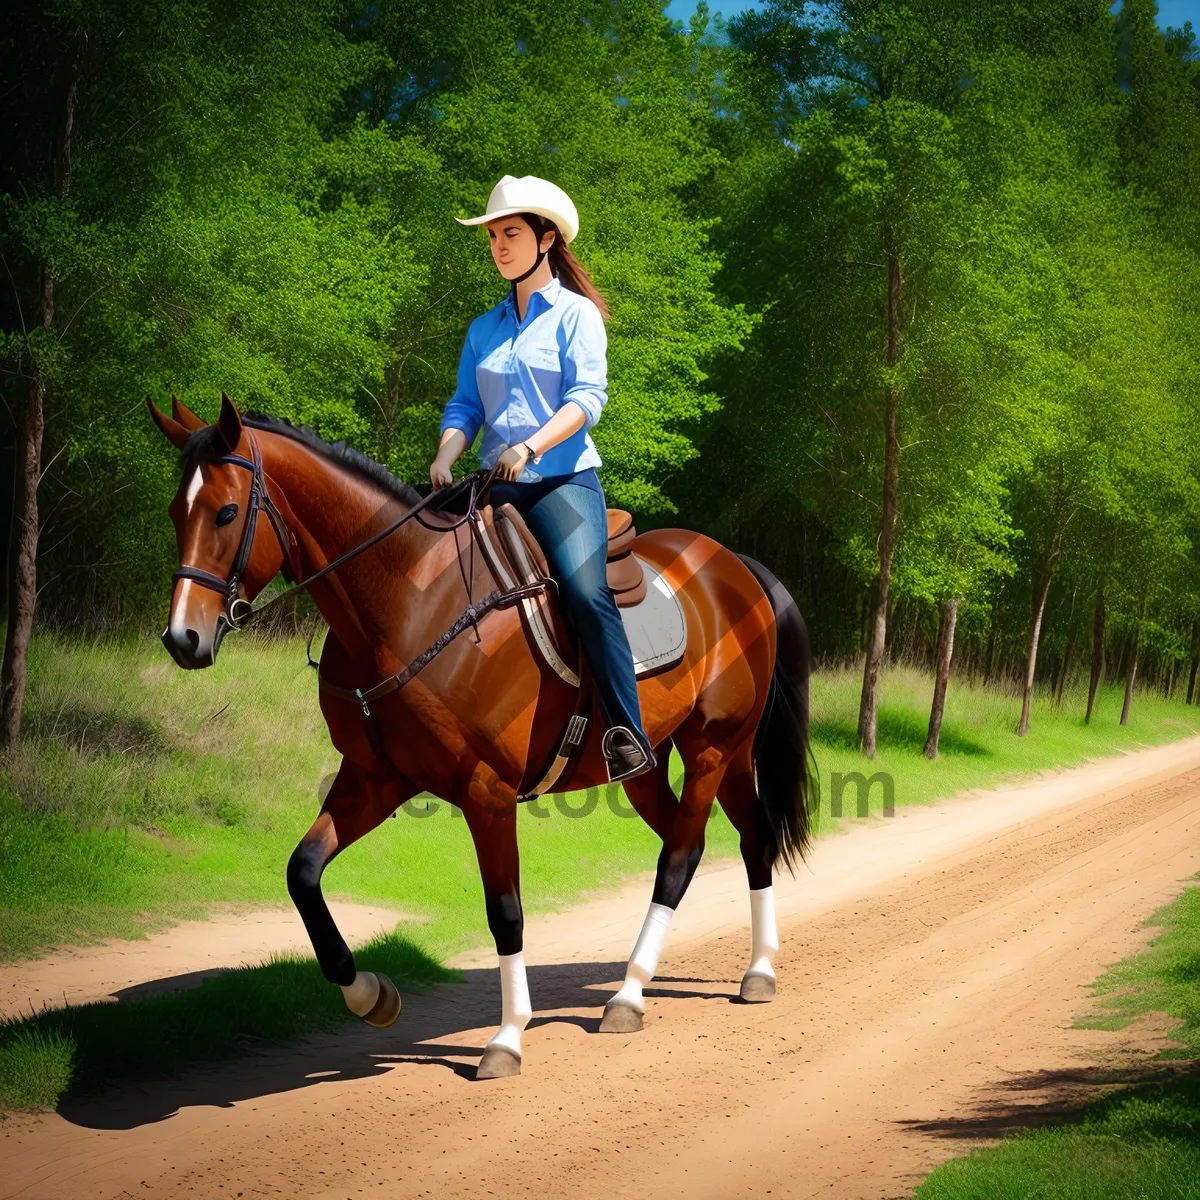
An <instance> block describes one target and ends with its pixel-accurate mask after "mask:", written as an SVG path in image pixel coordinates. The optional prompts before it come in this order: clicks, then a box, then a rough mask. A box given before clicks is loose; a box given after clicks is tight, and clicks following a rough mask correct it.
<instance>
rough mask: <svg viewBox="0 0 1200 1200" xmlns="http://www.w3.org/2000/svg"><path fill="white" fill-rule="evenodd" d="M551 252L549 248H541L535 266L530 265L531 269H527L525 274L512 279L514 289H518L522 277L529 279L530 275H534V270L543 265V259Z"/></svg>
mask: <svg viewBox="0 0 1200 1200" xmlns="http://www.w3.org/2000/svg"><path fill="white" fill-rule="evenodd" d="M549 253H550V251H549V250H539V251H538V256H537V258H535V259H534V260H533V266H532V267H530V268H529V270H528V271H526V272H525V274H524V275H517V276H514V278H513V279H512V280H511V283H512V285H513V290H514V291H516V287H517V284H518V283H520V282H521V280H522V279H528V278H529V277H530V275H532V274H533V273H534V271H536V270H537V269H538V267H540V266H541V265H542V259H543V258H545V257H546V255H547V254H549Z"/></svg>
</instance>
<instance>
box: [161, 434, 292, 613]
mask: <svg viewBox="0 0 1200 1200" xmlns="http://www.w3.org/2000/svg"><path fill="white" fill-rule="evenodd" d="M246 437H247V439H248V440H249V442H250V454H251V456H252V457H251V458H250V459H245V458H242V457H241V456H240V455H237V454H223V455H221V457H220V458H216V459H213V462H215V463H218V464H222V465H224V464H229V465H232V466H235V467H245V469H246V470H247V471H249V472H250V499H249V501H248V502H247V506H246V519H245V521H244V522H243V523H242V540H241V541H240V542H239V543H238V548H237V554H236V555H234V559H233V567H232V568H231V569H230V572H229V578H228V579H222V578H221V577H220V576H219V575H213V574H212V573H211V572H210V571H203V570H201V569H200V568H199V567H191V566H188V565H186V564H184V565H183V566H181V567H180V568H179V570H178V571H176V572H175V574H174V575H172V576H171V579H172V581H174V580H176V579H190V580H191V581H192V582H193V583H198V584H200V586H201V587H206V588H208V589H209V590H211V591H214V592H220V593H221V595H222V596H224V597H225V612H224V613H223V614H222V615H223V617H224V619H225V621H226V622H227V623H228V624H229V626H230V628H232V629H240V628H241V626H242V623H243V622H244V621H245V620H246V618H247V617H249V615H250V613H251V611H252V609H251V606H250V601H249V600H246V599H245V598H244V597H242V596H239V595H238V592H239V591H240V590H241V587H242V576H243V575H244V574H245V573H246V567H247V565H248V564H249V562H250V555H251V553H252V551H253V550H254V533H255V530H256V529H257V528H258V514H259V511H260V510H264V511H265V512H266V514H267V517H268V518H269V519H270V522H271V528H272V529H274V531H275V536H276V538H278V539H279V545H280V547H281V548H282V550H283V568H282V570H283V575H284V578H286V579H287V580H288V582H289V583H290V582H291V580H292V578H293V576H292V574H291V572H290V570H289V566H290V563H291V550H290V546H291V535H290V534H289V532H288V527H287V524H286V523H285V521H284V519H283V517H282V515H281V514H280V512H279V509H278V508H276V507H275V503H274V501H273V500H272V499H271V497H270V495H269V494H268V493H267V485H266V480H265V479H264V477H263V468H262V453H261V451H260V450H259V448H258V442H257V441H255V440H254V435H253V434H252V433H251V432H250V431H249V429H247V430H246Z"/></svg>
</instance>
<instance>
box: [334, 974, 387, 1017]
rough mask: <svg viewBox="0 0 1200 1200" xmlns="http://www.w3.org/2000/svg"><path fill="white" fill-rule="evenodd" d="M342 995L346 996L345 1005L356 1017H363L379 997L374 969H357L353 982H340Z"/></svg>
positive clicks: (377, 981) (377, 980)
mask: <svg viewBox="0 0 1200 1200" xmlns="http://www.w3.org/2000/svg"><path fill="white" fill-rule="evenodd" d="M342 995H343V996H345V997H346V1007H347V1008H348V1009H349V1010H350V1011H351V1012H352V1013H353V1014H354V1015H355V1016H356V1017H365V1016H366V1015H367V1013H369V1012H370V1011H371V1009H373V1008H374V1007H375V1001H376V1000H378V999H379V979H378V978H377V976H376V975H375V972H374V971H358V972H356V973H355V976H354V982H353V983H351V984H349V985H347V984H342Z"/></svg>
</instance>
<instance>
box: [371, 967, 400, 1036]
mask: <svg viewBox="0 0 1200 1200" xmlns="http://www.w3.org/2000/svg"><path fill="white" fill-rule="evenodd" d="M375 978H376V979H378V980H379V999H378V1000H376V1001H375V1007H374V1008H372V1009H371V1011H370V1012H369V1013H367V1014H366V1015H365V1016H364V1017H363V1020H364V1021H366V1023H367V1024H368V1025H373V1026H374V1027H375V1028H376V1029H386V1028H387V1027H388V1026H389V1025H391V1024H393V1022H394V1021H395V1020H396V1018H397V1017H398V1016H399V1015H400V993H399V992H398V991H397V990H396V985H395V984H394V983H393V982H392V981H391V980H390V979H389V978H388V977H387V976H386V975H380V974H378V973H376V975H375Z"/></svg>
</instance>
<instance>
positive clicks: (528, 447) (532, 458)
mask: <svg viewBox="0 0 1200 1200" xmlns="http://www.w3.org/2000/svg"><path fill="white" fill-rule="evenodd" d="M521 445H522V446H524V447H525V453H526V454H528V455H529V458H528V460H527V461H529V462H531V463H535V462H537V461H538V459H539V458H541V457H542V456H541V455H540V454H534V452H533V447H532V446H531V445H530V444H529V443H528V442H522V443H521Z"/></svg>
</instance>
